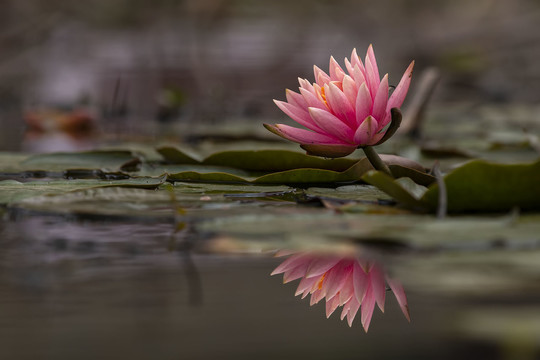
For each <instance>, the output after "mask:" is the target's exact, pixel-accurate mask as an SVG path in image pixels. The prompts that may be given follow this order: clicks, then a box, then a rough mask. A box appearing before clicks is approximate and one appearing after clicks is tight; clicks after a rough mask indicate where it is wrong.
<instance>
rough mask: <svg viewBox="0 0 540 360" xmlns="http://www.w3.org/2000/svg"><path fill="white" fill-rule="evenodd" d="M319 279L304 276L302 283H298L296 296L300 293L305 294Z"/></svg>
mask: <svg viewBox="0 0 540 360" xmlns="http://www.w3.org/2000/svg"><path fill="white" fill-rule="evenodd" d="M318 281H319V278H317V277H312V278H306V277H304V278H303V279H302V280H300V284H298V288H297V289H296V293H295V294H294V296H298V295H300V294H303V293H305V292H306V290H307V292H308V293H309V292H310V290H311V288H312V287H313V286H314V285H315V284H316V283H317V282H318Z"/></svg>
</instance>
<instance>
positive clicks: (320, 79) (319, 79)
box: [313, 65, 331, 87]
mask: <svg viewBox="0 0 540 360" xmlns="http://www.w3.org/2000/svg"><path fill="white" fill-rule="evenodd" d="M313 73H314V74H315V82H316V83H317V84H318V85H319V86H321V87H322V86H324V85H325V84H327V83H329V82H330V81H331V79H330V76H328V74H327V73H325V72H324V71H322V70H321V69H319V68H318V67H317V66H316V65H313Z"/></svg>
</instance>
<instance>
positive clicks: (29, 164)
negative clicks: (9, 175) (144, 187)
mask: <svg viewBox="0 0 540 360" xmlns="http://www.w3.org/2000/svg"><path fill="white" fill-rule="evenodd" d="M140 162H141V161H140V159H139V158H138V157H137V156H135V155H134V154H133V153H132V152H131V151H87V152H74V153H49V154H38V155H33V156H30V157H28V158H26V159H25V160H23V161H21V162H20V163H19V167H20V170H23V171H24V170H46V171H63V170H67V169H101V170H108V171H118V170H132V169H131V168H133V167H136V166H137V165H138V164H140ZM126 167H129V168H126Z"/></svg>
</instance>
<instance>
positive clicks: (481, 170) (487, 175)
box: [422, 160, 540, 212]
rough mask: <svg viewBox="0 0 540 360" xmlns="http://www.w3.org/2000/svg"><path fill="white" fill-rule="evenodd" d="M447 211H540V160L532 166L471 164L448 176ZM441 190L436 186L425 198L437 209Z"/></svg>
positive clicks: (432, 187)
mask: <svg viewBox="0 0 540 360" xmlns="http://www.w3.org/2000/svg"><path fill="white" fill-rule="evenodd" d="M444 182H445V184H446V191H447V194H448V211H451V212H462V211H505V210H509V209H511V208H513V207H519V208H521V209H522V210H535V209H536V210H538V209H540V160H538V161H536V162H535V163H532V164H512V165H505V164H495V163H490V162H487V161H483V160H475V161H471V162H469V163H467V164H465V165H463V166H461V167H459V168H457V169H455V170H454V171H452V172H451V173H449V174H448V175H446V176H445V178H444ZM438 193H439V188H438V186H437V184H433V186H431V187H430V188H429V190H428V191H427V192H426V193H425V194H424V196H423V197H422V201H423V202H425V203H426V204H427V205H428V206H429V208H430V209H431V210H434V209H435V208H436V207H437V197H438Z"/></svg>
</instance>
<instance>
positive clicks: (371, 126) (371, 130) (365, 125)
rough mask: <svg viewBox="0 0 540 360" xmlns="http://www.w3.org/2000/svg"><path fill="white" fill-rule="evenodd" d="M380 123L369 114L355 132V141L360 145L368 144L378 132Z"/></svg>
mask: <svg viewBox="0 0 540 360" xmlns="http://www.w3.org/2000/svg"><path fill="white" fill-rule="evenodd" d="M378 126H379V124H378V123H377V120H375V119H374V118H373V116H368V117H367V118H366V119H365V120H364V121H363V122H362V123H361V124H360V126H359V127H358V129H357V130H356V132H355V134H354V142H355V144H358V146H363V145H367V144H368V143H369V142H370V141H371V139H372V138H373V136H374V135H375V134H376V132H377V127H378Z"/></svg>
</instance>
